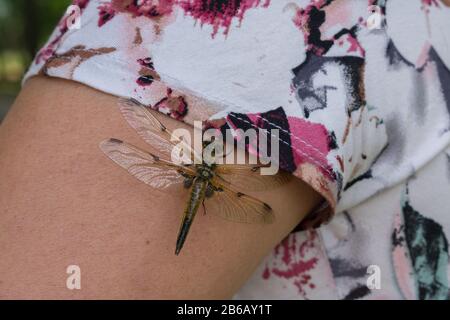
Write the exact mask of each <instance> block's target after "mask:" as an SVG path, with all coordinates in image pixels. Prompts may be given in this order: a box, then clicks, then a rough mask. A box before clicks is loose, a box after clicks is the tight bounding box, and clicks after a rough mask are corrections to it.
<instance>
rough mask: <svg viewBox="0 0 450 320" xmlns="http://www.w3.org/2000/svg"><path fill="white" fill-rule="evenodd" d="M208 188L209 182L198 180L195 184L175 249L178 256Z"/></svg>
mask: <svg viewBox="0 0 450 320" xmlns="http://www.w3.org/2000/svg"><path fill="white" fill-rule="evenodd" d="M207 186H208V182H207V181H205V180H202V179H198V178H196V179H195V180H194V182H193V185H192V189H191V194H190V196H189V200H188V204H187V206H186V209H185V210H184V214H183V219H182V221H181V226H180V231H179V232H178V238H177V245H176V249H175V254H176V255H178V254H179V253H180V251H181V249H182V248H183V245H184V242H185V241H186V238H187V235H188V233H189V229H190V228H191V225H192V221H194V217H195V215H196V213H197V211H198V208H199V207H200V204H201V203H202V202H203V200H204V199H205V195H206V189H207Z"/></svg>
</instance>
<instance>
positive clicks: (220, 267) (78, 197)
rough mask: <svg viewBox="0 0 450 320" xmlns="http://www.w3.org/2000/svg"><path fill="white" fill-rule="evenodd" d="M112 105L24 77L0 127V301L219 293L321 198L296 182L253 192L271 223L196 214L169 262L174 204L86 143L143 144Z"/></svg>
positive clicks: (176, 214)
mask: <svg viewBox="0 0 450 320" xmlns="http://www.w3.org/2000/svg"><path fill="white" fill-rule="evenodd" d="M116 99H117V98H116V97H113V96H110V95H107V94H105V93H101V92H98V91H96V90H94V89H91V88H88V87H85V86H83V85H80V84H77V83H74V82H69V81H65V80H58V79H48V78H44V77H36V78H33V79H31V80H29V81H28V82H27V83H26V85H25V87H24V89H23V90H22V92H21V94H20V96H19V97H18V99H17V100H16V102H15V104H14V106H13V108H12V110H11V111H10V113H9V114H8V116H7V118H6V119H5V121H4V122H3V124H2V125H1V126H0V177H1V179H0V255H1V259H0V298H2V299H12V298H22V299H37V298H46V299H99V298H103V299H120V298H122V299H165V298H173V299H181V298H187V299H219V298H230V297H231V296H232V295H233V294H234V293H235V292H236V291H237V290H238V289H239V288H240V286H242V284H243V283H245V281H246V279H248V277H249V276H250V275H251V274H252V272H253V271H254V270H255V268H256V267H257V266H258V264H259V263H260V262H261V260H262V259H263V258H264V257H265V256H266V255H267V254H268V253H269V252H270V250H271V249H272V248H273V247H274V246H275V245H276V244H277V243H278V242H280V241H281V240H282V239H283V238H284V237H285V236H286V235H287V234H288V233H289V232H290V231H291V230H292V229H293V228H294V227H295V226H296V225H297V224H298V222H299V221H301V220H302V219H303V218H304V217H305V215H306V214H307V213H308V212H310V210H311V209H312V208H313V207H314V206H316V205H317V204H318V203H319V202H320V201H321V197H320V196H319V195H318V194H317V193H316V192H315V191H313V190H312V189H311V188H310V187H309V186H308V185H306V184H305V183H303V182H302V181H300V180H298V179H294V180H293V181H292V182H290V183H289V184H288V185H285V186H283V187H281V188H278V189H276V190H273V191H271V192H264V193H253V195H255V196H257V197H259V198H262V199H263V200H264V201H266V202H268V203H269V204H270V205H271V206H272V207H273V209H274V213H275V216H276V221H275V223H273V224H271V225H265V226H260V225H247V224H239V223H233V222H228V221H225V220H222V219H220V218H217V217H215V216H213V215H209V214H207V215H203V214H199V215H197V218H196V221H194V224H193V226H192V228H191V232H190V234H189V237H188V240H187V242H186V245H185V247H184V248H183V251H182V252H181V254H180V256H178V257H177V256H175V255H174V253H173V252H174V246H175V239H176V235H177V232H178V227H179V219H180V215H181V212H182V210H183V207H184V205H185V199H181V198H174V197H173V196H171V195H170V194H165V193H163V192H161V191H157V190H154V189H152V188H150V187H148V186H146V185H145V184H143V183H141V182H139V181H138V180H136V179H135V178H134V177H132V176H131V175H129V174H128V173H127V172H126V171H124V170H122V169H121V168H119V167H118V166H117V165H115V164H114V163H113V162H112V161H110V160H109V159H108V158H106V157H105V156H104V154H103V153H102V152H101V151H100V150H99V148H98V143H99V142H100V141H102V140H104V139H106V138H110V137H117V138H121V139H123V140H125V141H128V142H130V143H133V144H135V145H137V146H139V147H142V148H143V149H146V148H147V147H146V143H145V142H143V141H142V140H141V139H140V138H139V137H138V135H137V134H136V132H134V131H133V129H131V128H130V127H128V125H127V123H126V122H125V121H124V119H123V118H122V116H121V114H120V112H118V110H117V107H116ZM56 110H58V111H59V112H56ZM158 117H159V118H160V119H162V120H163V121H164V123H165V124H167V126H168V127H169V128H172V129H173V128H177V127H186V128H189V127H188V126H186V125H183V124H181V123H180V122H177V121H175V120H171V119H169V118H166V117H163V116H158ZM69 265H78V266H80V268H81V290H68V289H67V287H66V279H67V277H68V274H66V268H67V267H68V266H69Z"/></svg>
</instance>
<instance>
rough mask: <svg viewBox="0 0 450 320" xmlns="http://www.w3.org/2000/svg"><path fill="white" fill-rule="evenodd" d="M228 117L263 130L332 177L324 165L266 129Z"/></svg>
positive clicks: (331, 173)
mask: <svg viewBox="0 0 450 320" xmlns="http://www.w3.org/2000/svg"><path fill="white" fill-rule="evenodd" d="M229 115H230V116H232V117H234V118H236V119H238V120H241V121H243V122H245V123H248V124H250V125H251V126H253V127H255V128H256V129H258V130H263V131H265V132H266V133H269V134H270V135H271V136H272V137H275V138H277V139H278V140H279V141H281V142H282V143H284V144H286V145H287V146H289V147H291V148H292V149H294V150H295V151H297V152H299V153H300V154H301V155H303V156H305V157H306V158H308V159H309V160H310V161H312V162H313V163H315V164H316V165H318V166H319V167H320V168H322V169H324V170H325V171H326V172H328V173H329V174H330V175H333V172H332V171H331V170H330V169H329V168H326V167H325V166H324V165H322V164H321V163H320V162H318V161H317V160H316V159H314V158H313V157H311V156H310V155H309V154H307V153H305V152H304V151H303V150H300V149H298V148H296V147H294V146H293V145H291V144H290V143H288V142H286V141H284V140H283V139H281V138H280V137H276V136H275V135H274V134H273V133H272V132H269V131H268V130H267V129H264V128H260V127H258V126H256V125H255V124H253V123H251V122H250V121H247V120H245V119H242V118H240V117H238V116H236V115H234V114H232V113H230V114H229Z"/></svg>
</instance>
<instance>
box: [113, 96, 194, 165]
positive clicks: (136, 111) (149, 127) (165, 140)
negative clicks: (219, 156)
mask: <svg viewBox="0 0 450 320" xmlns="http://www.w3.org/2000/svg"><path fill="white" fill-rule="evenodd" d="M119 108H120V111H121V112H122V115H123V116H124V118H125V119H126V120H127V122H128V124H129V125H130V126H131V127H132V128H134V129H135V130H136V131H137V133H138V134H139V135H140V136H141V138H142V139H144V141H145V142H147V143H148V144H149V145H151V146H152V147H153V148H154V149H156V150H157V151H158V152H159V153H160V154H161V155H162V156H163V157H165V158H167V159H173V157H174V156H176V155H178V157H177V159H173V160H174V161H177V162H179V163H180V162H181V160H182V157H183V159H184V162H187V161H190V163H192V162H193V161H194V159H197V160H198V161H199V163H201V157H199V155H198V154H197V152H196V151H195V150H194V149H193V148H191V146H190V145H188V144H187V143H186V142H185V141H184V140H182V139H180V138H179V137H176V136H175V135H174V134H173V133H172V132H171V131H170V130H169V129H168V128H167V127H166V126H164V125H163V124H162V123H161V121H159V120H158V119H157V118H156V117H155V116H154V115H153V114H152V113H151V112H150V111H149V110H148V108H147V107H146V106H144V105H143V104H141V103H139V102H138V101H136V100H134V99H126V98H120V99H119ZM174 148H178V150H177V152H174V153H173V152H172V151H173V149H174ZM183 150H186V151H187V153H188V154H182V153H181V152H182V151H183Z"/></svg>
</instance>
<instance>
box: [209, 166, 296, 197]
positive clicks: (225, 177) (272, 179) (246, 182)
mask: <svg viewBox="0 0 450 320" xmlns="http://www.w3.org/2000/svg"><path fill="white" fill-rule="evenodd" d="M264 167H266V166H264V165H239V164H229V165H227V164H224V165H218V166H217V168H216V170H215V173H216V175H217V177H218V179H219V180H222V182H223V183H224V184H232V185H236V186H239V187H240V188H242V189H243V190H251V191H264V190H270V189H273V188H276V187H280V186H282V185H283V184H285V183H288V182H289V181H290V180H291V179H292V175H291V174H289V173H287V172H285V171H279V172H278V173H277V174H276V175H261V169H262V168H264Z"/></svg>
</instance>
